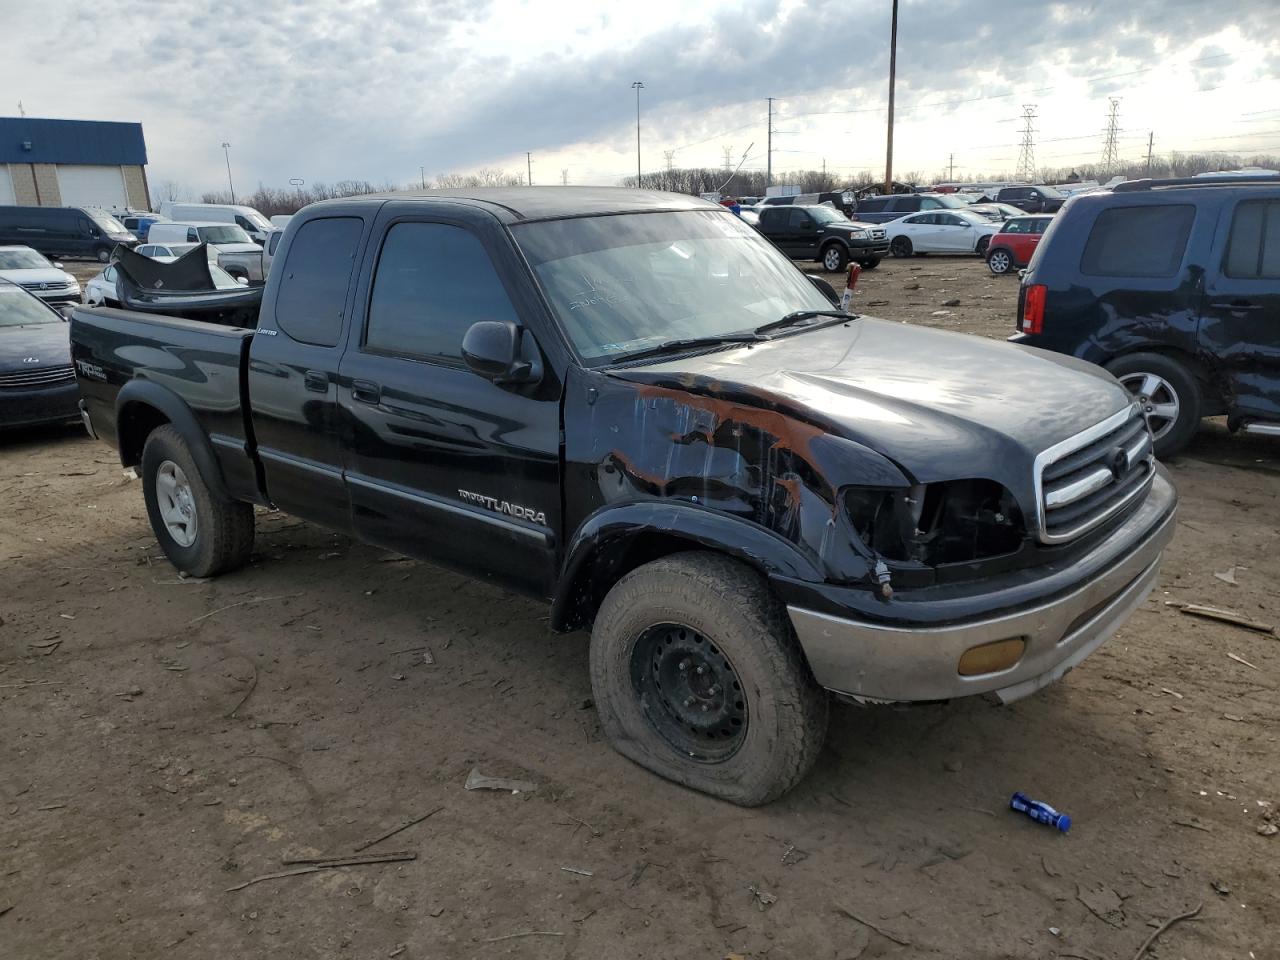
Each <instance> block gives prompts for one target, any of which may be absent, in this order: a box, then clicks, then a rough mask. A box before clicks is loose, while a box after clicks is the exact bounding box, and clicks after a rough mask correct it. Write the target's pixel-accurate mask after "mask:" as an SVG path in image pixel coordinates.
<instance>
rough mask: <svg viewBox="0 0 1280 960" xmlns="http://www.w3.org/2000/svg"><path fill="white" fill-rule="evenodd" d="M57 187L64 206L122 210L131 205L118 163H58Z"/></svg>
mask: <svg viewBox="0 0 1280 960" xmlns="http://www.w3.org/2000/svg"><path fill="white" fill-rule="evenodd" d="M58 191H59V192H60V193H61V194H62V205H63V206H64V207H103V208H105V209H107V210H123V209H125V208H126V207H127V206H128V205H129V196H128V194H127V193H126V192H125V187H124V173H123V172H121V170H120V168H119V167H93V166H87V165H86V166H81V165H79V164H76V165H75V166H59V167H58Z"/></svg>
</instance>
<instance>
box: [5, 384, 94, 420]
mask: <svg viewBox="0 0 1280 960" xmlns="http://www.w3.org/2000/svg"><path fill="white" fill-rule="evenodd" d="M79 400H80V387H79V385H77V384H76V382H75V381H74V380H72V381H70V382H68V383H60V384H58V385H57V386H55V387H45V388H41V389H30V390H0V429H3V430H9V429H13V428H16V427H34V426H38V425H40V424H44V423H67V422H70V421H73V420H78V419H80V408H79V406H78V403H79Z"/></svg>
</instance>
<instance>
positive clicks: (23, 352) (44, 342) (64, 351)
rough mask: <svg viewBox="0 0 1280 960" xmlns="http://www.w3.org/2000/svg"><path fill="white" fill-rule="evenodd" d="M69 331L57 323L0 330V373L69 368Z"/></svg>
mask: <svg viewBox="0 0 1280 960" xmlns="http://www.w3.org/2000/svg"><path fill="white" fill-rule="evenodd" d="M70 327H71V325H70V324H67V323H59V322H57V321H55V322H53V323H32V324H27V325H25V326H20V327H0V372H2V373H7V372H9V371H13V370H31V371H34V370H40V369H42V368H44V367H66V366H70V365H71V337H70ZM28 361H33V362H28Z"/></svg>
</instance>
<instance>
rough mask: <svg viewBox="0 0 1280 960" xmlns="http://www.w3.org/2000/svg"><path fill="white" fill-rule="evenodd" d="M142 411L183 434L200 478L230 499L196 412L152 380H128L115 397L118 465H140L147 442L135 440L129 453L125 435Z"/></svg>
mask: <svg viewBox="0 0 1280 960" xmlns="http://www.w3.org/2000/svg"><path fill="white" fill-rule="evenodd" d="M145 408H150V409H151V410H154V411H156V412H157V413H159V414H160V415H161V416H162V417H164V419H165V420H166V421H168V423H169V424H170V425H172V426H173V427H174V429H176V430H177V431H178V432H179V433H180V434H182V439H183V440H185V441H186V442H187V447H188V449H190V451H191V456H192V458H193V459H194V460H195V462H196V466H197V467H199V468H200V476H201V478H202V479H203V480H204V481H205V482H206V483H208V484H209V487H210V489H211V490H212V491H213V493H214V494H215V495H216V496H218V497H220V498H221V499H224V500H230V499H232V497H231V496H230V494H228V493H227V485H226V481H225V480H224V479H223V476H222V468H221V467H220V466H219V465H218V458H217V457H216V456H215V455H214V452H213V444H212V443H211V442H210V440H209V436H208V434H207V433H205V431H204V429H203V428H202V427H201V426H200V421H199V420H197V419H196V415H195V412H194V411H192V409H191V407H190V406H189V405H188V404H187V402H186V401H185V400H183V399H182V398H181V397H180V396H178V395H177V394H176V393H174V392H173V391H172V390H170V389H169V388H168V387H165V386H162V385H161V384H158V383H156V382H155V381H153V380H130V381H129V382H128V383H126V384H125V385H124V386H123V387H121V389H120V392H119V393H118V394H117V395H116V430H117V435H118V437H119V444H120V462H121V464H123V465H124V466H126V467H133V466H137V465H138V464H139V463H141V462H142V443H143V442H145V439H146V438H145V437H142V438H138V439H139V441H140V442H138V443H137V450H136V452H134V451H131V450H130V446H131V445H130V443H129V440H128V431H129V423H130V422H131V421H132V420H133V419H134V418H135V417H136V416H137V414H138V412H139V411H140V410H141V409H145Z"/></svg>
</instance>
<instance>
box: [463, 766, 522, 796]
mask: <svg viewBox="0 0 1280 960" xmlns="http://www.w3.org/2000/svg"><path fill="white" fill-rule="evenodd" d="M462 786H463V788H464V789H467V790H505V791H506V792H507V793H533V791H535V790H537V789H538V785H537V784H536V783H533V782H531V781H529V780H509V779H507V778H506V777H490V776H486V775H485V774H483V773H481V772H480V768H479V767H472V769H471V772H470V773H469V774H467V782H466V783H464V784H463V785H462Z"/></svg>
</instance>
